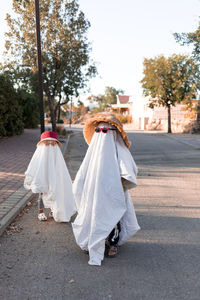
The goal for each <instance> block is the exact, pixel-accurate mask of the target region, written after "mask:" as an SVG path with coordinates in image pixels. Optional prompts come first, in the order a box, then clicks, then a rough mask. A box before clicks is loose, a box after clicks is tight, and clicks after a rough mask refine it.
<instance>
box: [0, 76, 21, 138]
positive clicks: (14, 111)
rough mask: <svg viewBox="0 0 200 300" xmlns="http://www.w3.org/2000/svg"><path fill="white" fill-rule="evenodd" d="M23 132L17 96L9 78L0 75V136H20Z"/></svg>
mask: <svg viewBox="0 0 200 300" xmlns="http://www.w3.org/2000/svg"><path fill="white" fill-rule="evenodd" d="M23 130H24V126H23V121H22V107H21V106H20V104H19V99H18V94H17V92H16V90H15V89H14V87H13V84H12V81H11V80H10V79H9V77H8V76H6V75H4V74H0V136H1V137H2V136H11V135H15V134H20V133H22V132H23Z"/></svg>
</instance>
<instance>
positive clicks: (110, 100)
mask: <svg viewBox="0 0 200 300" xmlns="http://www.w3.org/2000/svg"><path fill="white" fill-rule="evenodd" d="M119 94H124V91H123V90H120V89H119V90H116V89H115V88H113V87H110V86H107V87H106V88H105V94H104V102H105V103H106V104H107V105H110V104H116V103H117V95H119Z"/></svg>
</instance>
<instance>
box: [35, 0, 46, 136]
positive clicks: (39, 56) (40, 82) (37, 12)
mask: <svg viewBox="0 0 200 300" xmlns="http://www.w3.org/2000/svg"><path fill="white" fill-rule="evenodd" d="M35 16H36V38H37V62H38V90H39V102H40V129H41V133H43V132H44V131H45V128H44V104H43V76H42V54H41V40H40V8H39V0H35Z"/></svg>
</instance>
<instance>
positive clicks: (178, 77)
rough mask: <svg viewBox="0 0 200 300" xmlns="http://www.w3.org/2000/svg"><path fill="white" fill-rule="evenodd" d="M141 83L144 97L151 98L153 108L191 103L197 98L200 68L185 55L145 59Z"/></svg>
mask: <svg viewBox="0 0 200 300" xmlns="http://www.w3.org/2000/svg"><path fill="white" fill-rule="evenodd" d="M141 83H142V87H143V91H144V95H145V96H149V97H150V100H149V101H150V104H149V106H150V107H151V108H153V107H154V106H164V107H168V106H171V105H173V106H175V105H176V103H180V102H182V101H184V102H190V101H191V99H192V98H194V97H195V96H196V91H197V85H198V67H197V65H196V64H195V63H194V61H193V59H192V58H190V57H187V56H184V55H176V54H174V55H172V56H171V57H168V58H165V57H164V56H158V57H156V58H154V59H145V60H144V78H143V79H142V81H141Z"/></svg>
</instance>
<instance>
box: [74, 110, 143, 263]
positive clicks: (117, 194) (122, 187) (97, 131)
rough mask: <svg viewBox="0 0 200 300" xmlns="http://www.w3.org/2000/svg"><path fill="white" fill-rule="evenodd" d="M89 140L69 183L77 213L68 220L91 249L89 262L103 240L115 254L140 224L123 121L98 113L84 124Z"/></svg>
mask: <svg viewBox="0 0 200 300" xmlns="http://www.w3.org/2000/svg"><path fill="white" fill-rule="evenodd" d="M83 133H84V137H85V140H86V142H87V143H88V144H89V147H88V150H87V153H86V155H85V158H84V160H83V162H82V164H81V166H80V169H79V170H78V173H77V175H76V178H75V181H74V183H73V192H74V197H75V201H76V205H77V209H78V215H77V217H76V219H75V220H74V222H73V223H72V227H73V232H74V235H75V239H76V242H77V244H78V245H79V246H80V247H81V249H82V250H85V251H88V253H89V262H88V263H89V264H90V265H101V262H102V260H103V258H104V252H105V243H107V244H108V250H107V256H108V257H114V256H115V255H116V253H117V250H118V245H121V244H123V243H124V242H125V241H126V240H128V239H129V238H130V237H131V236H133V235H134V234H135V233H136V232H137V231H138V230H139V229H140V227H139V225H138V222H137V218H136V215H135V210H134V206H133V203H132V200H131V197H130V195H129V192H128V189H130V188H133V187H135V186H136V185H137V181H136V175H137V167H136V165H135V162H134V160H133V157H132V156H131V153H130V151H129V149H128V148H129V147H130V142H129V140H128V137H127V135H126V133H125V132H124V130H123V127H122V124H121V123H120V122H119V120H118V119H117V118H116V117H115V115H113V114H111V113H100V114H97V115H95V117H93V118H91V119H89V120H88V121H87V122H86V124H85V127H84V131H83Z"/></svg>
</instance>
